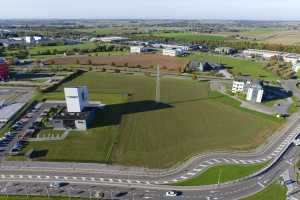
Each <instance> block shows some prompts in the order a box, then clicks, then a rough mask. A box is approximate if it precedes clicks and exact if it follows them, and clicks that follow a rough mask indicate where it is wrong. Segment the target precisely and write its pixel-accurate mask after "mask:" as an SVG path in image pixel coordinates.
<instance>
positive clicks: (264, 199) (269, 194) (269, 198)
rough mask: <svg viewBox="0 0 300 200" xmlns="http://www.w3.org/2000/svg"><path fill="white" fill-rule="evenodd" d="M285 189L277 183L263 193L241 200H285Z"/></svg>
mask: <svg viewBox="0 0 300 200" xmlns="http://www.w3.org/2000/svg"><path fill="white" fill-rule="evenodd" d="M285 199H286V188H284V187H283V186H282V185H280V184H279V183H273V184H272V185H270V186H269V187H267V188H266V189H264V190H263V191H261V192H259V193H257V194H255V195H253V196H251V197H248V198H246V199H243V200H285Z"/></svg>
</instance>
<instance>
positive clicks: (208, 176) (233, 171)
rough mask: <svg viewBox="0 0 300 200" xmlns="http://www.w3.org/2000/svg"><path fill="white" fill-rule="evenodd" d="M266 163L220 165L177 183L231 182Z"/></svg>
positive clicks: (190, 184) (209, 183) (249, 173)
mask: <svg viewBox="0 0 300 200" xmlns="http://www.w3.org/2000/svg"><path fill="white" fill-rule="evenodd" d="M265 164H266V163H261V164H254V165H220V166H215V167H212V168H209V169H208V170H206V171H205V172H203V173H201V174H199V175H198V176H196V177H193V178H191V179H189V180H186V181H183V182H179V183H177V184H175V185H178V186H197V185H212V184H218V183H225V182H228V181H233V180H236V179H239V178H241V177H246V176H249V175H251V174H253V173H255V172H257V171H259V170H260V169H262V168H263V167H264V166H265Z"/></svg>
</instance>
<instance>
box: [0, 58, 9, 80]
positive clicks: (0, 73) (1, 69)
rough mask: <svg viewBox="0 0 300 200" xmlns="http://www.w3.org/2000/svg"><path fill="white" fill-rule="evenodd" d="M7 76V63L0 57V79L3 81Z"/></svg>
mask: <svg viewBox="0 0 300 200" xmlns="http://www.w3.org/2000/svg"><path fill="white" fill-rule="evenodd" d="M8 78H9V69H8V64H6V62H5V61H4V59H2V58H0V81H5V80H7V79H8Z"/></svg>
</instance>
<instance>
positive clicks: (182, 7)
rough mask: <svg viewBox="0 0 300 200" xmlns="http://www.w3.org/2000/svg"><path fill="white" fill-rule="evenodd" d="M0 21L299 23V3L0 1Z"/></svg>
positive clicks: (230, 0) (272, 0) (271, 0)
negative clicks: (53, 19) (176, 20)
mask: <svg viewBox="0 0 300 200" xmlns="http://www.w3.org/2000/svg"><path fill="white" fill-rule="evenodd" d="M0 5H1V12H0V19H11V18H12V19H23V18H26V19H28V18H29V19H32V18H39V19H41V18H56V19H57V18H64V19H66V18H68V19H69V18H71V19H78V18H93V19H122V18H126V19H224V20H225V19H245V20H300V12H299V7H300V1H299V0H0Z"/></svg>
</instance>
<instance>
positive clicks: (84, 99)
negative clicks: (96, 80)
mask: <svg viewBox="0 0 300 200" xmlns="http://www.w3.org/2000/svg"><path fill="white" fill-rule="evenodd" d="M64 92H65V101H66V107H65V108H64V109H63V110H62V111H61V112H60V113H57V114H56V115H55V116H54V117H53V120H52V124H53V127H54V129H57V130H64V129H73V130H80V131H84V130H87V129H88V128H89V127H90V126H91V125H92V123H93V120H94V119H95V117H96V112H97V108H98V105H90V104H89V101H88V90H87V87H86V86H83V87H72V88H65V89H64Z"/></svg>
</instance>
